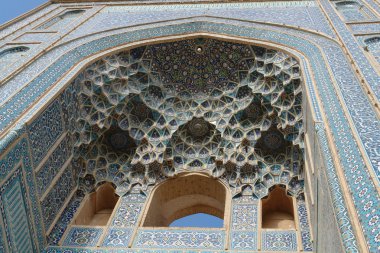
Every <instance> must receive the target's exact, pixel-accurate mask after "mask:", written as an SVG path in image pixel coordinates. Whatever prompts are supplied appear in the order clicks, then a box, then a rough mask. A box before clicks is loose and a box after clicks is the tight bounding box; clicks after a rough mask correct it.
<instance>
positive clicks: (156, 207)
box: [143, 174, 227, 227]
mask: <svg viewBox="0 0 380 253" xmlns="http://www.w3.org/2000/svg"><path fill="white" fill-rule="evenodd" d="M226 195H227V191H226V188H225V187H224V185H223V184H222V183H221V182H219V181H218V180H216V179H212V178H210V177H208V176H205V175H202V174H190V175H185V176H180V177H178V178H174V179H169V180H167V181H166V182H164V183H163V184H161V185H159V186H158V187H157V188H156V190H155V191H154V192H153V195H152V198H151V200H150V202H149V204H148V207H147V211H146V215H145V218H144V221H143V226H144V227H167V226H169V225H170V224H171V223H172V222H173V221H175V220H178V219H180V218H183V217H186V216H189V215H192V214H201V213H203V214H209V215H212V216H216V217H218V218H220V219H222V220H225V215H226V212H225V210H226ZM208 227H210V226H208Z"/></svg>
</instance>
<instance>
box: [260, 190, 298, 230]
mask: <svg viewBox="0 0 380 253" xmlns="http://www.w3.org/2000/svg"><path fill="white" fill-rule="evenodd" d="M262 228H264V229H266V228H269V229H295V221H294V207H293V199H292V197H290V196H288V195H287V194H286V191H285V189H284V188H282V187H279V186H275V187H274V188H273V190H272V191H271V192H270V193H269V195H268V197H267V198H264V199H262Z"/></svg>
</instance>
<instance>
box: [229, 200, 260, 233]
mask: <svg viewBox="0 0 380 253" xmlns="http://www.w3.org/2000/svg"><path fill="white" fill-rule="evenodd" d="M231 228H232V229H233V230H257V205H254V204H251V205H236V204H235V205H233V208H232V224H231Z"/></svg>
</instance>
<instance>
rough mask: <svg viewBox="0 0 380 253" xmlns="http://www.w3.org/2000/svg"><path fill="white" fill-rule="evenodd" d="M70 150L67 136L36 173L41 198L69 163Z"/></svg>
mask: <svg viewBox="0 0 380 253" xmlns="http://www.w3.org/2000/svg"><path fill="white" fill-rule="evenodd" d="M70 151H71V150H70V148H69V140H68V137H67V136H66V137H65V138H64V139H63V140H62V141H61V143H59V145H58V146H57V147H56V149H55V150H54V151H53V153H52V154H51V155H50V156H49V158H48V160H47V161H46V162H45V163H44V164H43V165H42V167H41V168H39V169H38V171H37V172H36V173H35V177H36V183H37V188H38V194H39V195H40V197H42V195H43V194H44V193H45V191H46V190H47V188H48V187H50V184H51V182H52V181H53V179H54V178H55V177H56V176H57V174H58V172H59V171H60V170H61V169H62V166H63V165H64V164H65V162H67V160H68V159H69V156H70V155H71V153H70Z"/></svg>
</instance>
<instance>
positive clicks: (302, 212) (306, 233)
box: [297, 200, 313, 251]
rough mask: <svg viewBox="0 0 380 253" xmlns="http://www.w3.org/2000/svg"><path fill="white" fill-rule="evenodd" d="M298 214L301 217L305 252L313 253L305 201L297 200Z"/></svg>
mask: <svg viewBox="0 0 380 253" xmlns="http://www.w3.org/2000/svg"><path fill="white" fill-rule="evenodd" d="M297 213H298V217H299V224H300V230H301V237H302V247H303V251H313V244H312V242H311V234H310V226H309V220H308V215H307V209H306V203H305V202H304V201H303V200H297Z"/></svg>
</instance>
